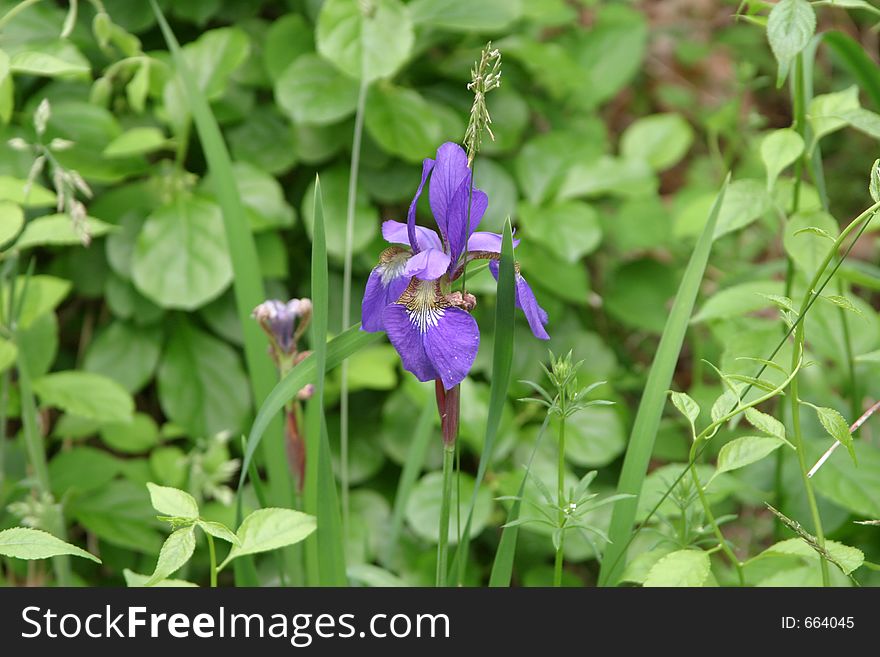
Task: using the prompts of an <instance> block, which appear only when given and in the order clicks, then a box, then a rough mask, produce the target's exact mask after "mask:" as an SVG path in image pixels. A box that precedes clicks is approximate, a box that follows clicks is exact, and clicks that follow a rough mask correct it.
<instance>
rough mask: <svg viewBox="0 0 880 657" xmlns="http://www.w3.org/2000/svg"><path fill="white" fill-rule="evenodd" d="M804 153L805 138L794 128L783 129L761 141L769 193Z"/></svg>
mask: <svg viewBox="0 0 880 657" xmlns="http://www.w3.org/2000/svg"><path fill="white" fill-rule="evenodd" d="M803 152H804V138H803V137H801V135H800V134H799V133H798V132H797V131H796V130H794V129H792V128H782V129H781V130H774V131H773V132H771V133H769V134H768V135H767V136H766V137H764V139H763V140H761V159H762V160H763V161H764V168H765V169H767V191H772V190H773V186H774V185H775V184H776V179H777V178H778V177H779V174H780V173H782V172H783V171H784V170H785V169H786V167H788V166H789V165H791V164H794V162H795V161H796V160H797V159H798V158H799V157H800V156H801V154H802V153H803Z"/></svg>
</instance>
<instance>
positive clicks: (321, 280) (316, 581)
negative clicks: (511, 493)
mask: <svg viewBox="0 0 880 657" xmlns="http://www.w3.org/2000/svg"><path fill="white" fill-rule="evenodd" d="M314 204H315V206H314V207H315V211H314V215H313V216H314V217H315V222H314V227H313V230H312V308H313V310H312V321H311V325H310V326H311V334H310V335H311V347H312V358H313V359H314V362H315V367H314V370H315V376H314V393H313V394H312V398H311V399H310V400H309V404H308V408H307V409H306V480H305V490H304V494H303V501H304V508H305V511H306V513H311V514H312V515H314V516H315V517H316V518H317V525H318V528H317V530H316V531H315V533H314V534H312V535H311V536H310V537H309V538H308V539H307V540H306V546H305V549H306V572H307V574H308V583H309V584H310V585H312V586H318V585H326V586H344V585H345V583H346V580H345V559H344V554H343V549H342V546H343V544H344V542H343V536H342V528H341V523H340V521H339V508H338V506H337V500H336V480H335V478H334V476H333V467H332V463H331V461H330V451H329V446H328V445H329V444H328V441H327V436H326V430H327V427H326V419H325V417H324V375H325V373H326V368H327V321H328V320H327V306H328V303H329V294H330V293H329V285H328V282H327V278H328V271H327V243H326V239H325V235H324V199H323V197H322V195H321V181H320V179H316V180H315V199H314Z"/></svg>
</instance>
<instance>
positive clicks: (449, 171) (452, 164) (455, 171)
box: [428, 142, 470, 235]
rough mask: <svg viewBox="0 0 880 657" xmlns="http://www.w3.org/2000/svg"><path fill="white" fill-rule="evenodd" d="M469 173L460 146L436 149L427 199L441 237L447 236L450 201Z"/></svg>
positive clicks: (448, 143)
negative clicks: (435, 159)
mask: <svg viewBox="0 0 880 657" xmlns="http://www.w3.org/2000/svg"><path fill="white" fill-rule="evenodd" d="M469 171H470V170H469V169H468V165H467V154H466V153H465V152H464V149H462V147H461V146H459V145H458V144H454V143H452V142H446V143H445V144H443V145H442V146H440V148H438V149H437V164H436V166H435V167H434V173H433V175H432V176H431V184H430V185H429V189H428V198H429V200H430V202H431V212H432V213H433V215H434V219H435V220H436V221H437V226H438V227H439V228H440V232H441V233H442V234H443V235H448V232H447V223H448V220H447V217H448V215H449V212H450V208H451V205H452V199H453V198H454V196H455V193H456V192H457V191H458V188H459V187H460V186H461V181H462V180H464V179H465V177H466V176H467V175H468V173H469Z"/></svg>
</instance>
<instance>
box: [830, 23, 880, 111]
mask: <svg viewBox="0 0 880 657" xmlns="http://www.w3.org/2000/svg"><path fill="white" fill-rule="evenodd" d="M822 40H823V41H824V42H825V43H826V44H827V45H828V48H829V50H830V51H831V52H833V53H834V54H835V55H836V56H837V57H836V60H837V61H838V62H839V63H840V64H841V65H842V66H843V67H844V68H845V69H847V70H848V71H849V73H850V74H851V75H852V76H853V77H854V78H855V79H856V80H857V81H858V83H859V86H860V87H861V88H862V89H864V91H865V93H866V94H867V95H868V96H869V97H870V98H871V102H872V103H873V104H874V109H880V68H878V67H877V64H876V63H875V62H874V60H873V59H871V57H870V56H869V55H868V53H866V52H865V49H864V48H863V47H862V44H860V43H859V42H857V41H856V40H855V39H853V38H852V37H850V36H848V35H846V34H844V33H843V32H837V31H834V30H828V31H826V32H823V33H822Z"/></svg>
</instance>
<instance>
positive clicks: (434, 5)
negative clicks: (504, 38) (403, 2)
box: [409, 0, 523, 32]
mask: <svg viewBox="0 0 880 657" xmlns="http://www.w3.org/2000/svg"><path fill="white" fill-rule="evenodd" d="M409 9H410V13H411V14H412V20H413V22H414V23H415V24H416V25H428V26H431V27H439V28H442V29H447V30H454V31H456V32H498V31H501V30H504V29H505V28H507V27H508V26H509V25H510V24H511V23H512V22H513V21H515V20H516V19H517V18H519V17H520V16H521V15H522V12H523V2H522V0H480V2H476V3H475V2H471V1H470V0H414V1H413V2H412V3H411V4H410V5H409Z"/></svg>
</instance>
